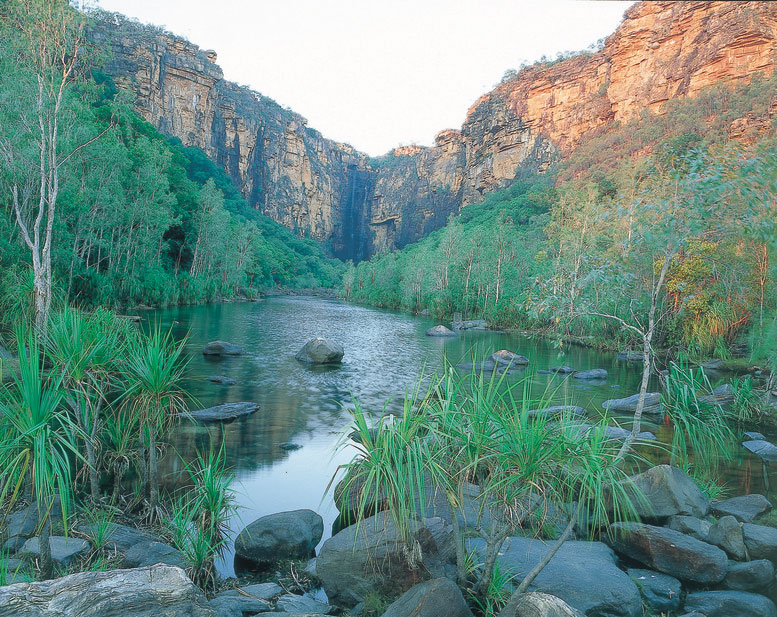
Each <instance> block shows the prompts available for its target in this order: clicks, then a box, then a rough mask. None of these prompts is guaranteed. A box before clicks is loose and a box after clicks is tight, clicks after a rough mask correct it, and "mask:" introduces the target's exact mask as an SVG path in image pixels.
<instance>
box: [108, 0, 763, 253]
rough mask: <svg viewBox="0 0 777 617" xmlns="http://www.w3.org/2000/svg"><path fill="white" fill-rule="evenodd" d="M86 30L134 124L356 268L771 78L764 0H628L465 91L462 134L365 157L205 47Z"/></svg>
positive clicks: (127, 30) (162, 36)
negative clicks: (588, 40) (630, 131)
mask: <svg viewBox="0 0 777 617" xmlns="http://www.w3.org/2000/svg"><path fill="white" fill-rule="evenodd" d="M93 37H94V38H95V39H96V40H98V41H100V42H104V43H107V45H108V47H109V48H110V49H111V50H112V52H113V57H112V59H111V60H110V61H109V62H108V63H107V65H106V67H105V71H106V72H107V73H108V74H110V75H112V76H113V77H114V78H115V79H116V80H117V82H119V83H123V84H125V85H126V86H128V87H130V88H131V89H132V90H134V92H135V93H136V107H137V110H138V111H139V113H140V114H141V115H143V117H144V118H146V119H147V120H149V121H150V122H152V123H153V124H154V125H155V126H157V127H158V128H159V129H160V130H162V131H164V132H166V133H168V134H170V135H173V136H175V137H178V138H180V139H181V141H182V142H183V143H184V144H185V145H195V146H198V147H200V148H202V149H203V150H204V151H205V152H206V153H207V154H208V155H209V156H211V157H212V158H213V159H214V160H215V161H217V162H218V163H219V164H220V165H222V166H223V167H224V169H226V170H227V171H228V172H229V174H230V175H231V176H232V178H233V179H234V180H235V181H236V182H237V183H238V185H239V186H241V187H242V190H243V193H244V195H245V196H246V198H247V199H248V200H249V202H250V203H251V204H252V205H253V206H254V207H256V208H258V209H260V210H261V211H262V212H264V213H265V214H267V215H268V216H270V217H272V218H273V219H275V220H276V221H278V222H280V223H282V224H283V225H285V226H286V227H288V228H290V229H292V230H294V231H296V232H298V233H300V234H301V235H306V236H312V237H315V238H318V239H320V240H323V241H325V242H327V243H328V244H329V245H330V247H331V248H332V250H333V252H334V254H335V255H337V256H339V257H343V258H352V259H362V258H365V257H368V256H369V255H372V254H374V253H376V252H379V251H381V250H386V249H393V248H397V247H402V246H404V245H405V244H407V243H409V242H413V241H415V240H418V239H419V238H421V237H423V236H424V235H426V234H427V233H429V232H430V231H433V230H434V229H437V228H439V227H441V226H442V225H444V224H445V222H446V220H447V218H448V216H449V215H450V214H451V213H454V212H457V211H458V210H459V209H460V208H461V207H462V206H466V205H468V204H471V203H474V202H476V201H479V200H480V199H482V197H483V196H484V195H485V194H487V193H488V192H491V191H493V190H496V189H498V188H502V187H505V186H508V185H509V184H510V183H511V182H512V181H513V180H514V178H515V177H516V174H517V173H520V172H522V171H543V170H545V169H546V168H547V167H548V165H549V164H550V163H551V162H553V161H554V160H556V159H558V158H561V157H564V156H566V155H567V154H569V153H570V152H572V151H573V150H574V148H575V147H576V146H578V145H579V144H581V143H583V142H584V141H585V140H586V139H589V138H590V137H592V136H594V135H596V134H598V133H601V132H603V131H606V130H607V128H608V127H610V126H612V125H613V124H614V123H616V122H617V123H623V122H627V121H628V120H630V119H632V118H634V117H636V116H638V115H639V114H641V113H644V112H649V113H655V114H660V113H663V111H664V108H665V103H666V102H667V101H670V100H672V99H676V98H679V97H686V96H691V97H692V96H695V95H697V94H698V93H699V92H700V91H701V90H702V89H703V88H705V87H707V86H711V85H715V84H719V83H730V84H732V85H735V84H736V83H739V82H742V81H748V80H750V79H752V77H753V75H755V74H759V73H761V74H767V75H770V74H771V73H772V72H773V69H774V66H775V53H776V51H775V50H776V48H777V4H774V3H769V2H748V3H729V2H690V1H684V2H641V3H638V4H636V5H634V6H633V7H631V8H630V9H629V10H628V11H627V13H626V15H625V17H624V20H623V22H622V23H621V25H620V26H619V27H618V29H617V30H616V31H615V33H613V34H612V35H611V36H610V37H609V38H608V39H607V40H606V43H605V45H604V47H603V49H601V50H600V51H597V52H595V53H590V54H582V55H579V56H576V57H573V58H570V59H567V60H563V61H559V62H555V63H544V64H537V65H534V66H532V67H529V68H526V69H524V70H522V71H521V72H520V73H518V74H517V76H515V77H514V78H513V79H510V80H508V81H506V82H504V83H502V84H500V85H499V86H497V87H496V88H494V90H492V91H491V92H489V93H487V94H485V95H483V96H482V97H480V98H479V99H478V100H477V101H476V102H475V103H474V104H473V105H472V107H471V108H470V109H469V112H468V113H467V118H466V120H465V122H464V125H463V126H462V128H461V130H451V129H449V130H444V131H442V132H441V133H439V134H438V135H437V138H436V142H435V145H434V146H432V147H428V148H422V147H417V146H411V147H405V148H397V149H396V150H395V151H394V152H393V153H392V154H391V155H388V156H385V157H380V158H379V159H368V158H367V157H366V155H364V154H362V153H360V152H358V151H356V150H354V149H353V148H352V147H351V146H348V145H346V144H340V143H336V142H333V141H331V140H328V139H325V138H323V137H322V136H321V135H320V134H319V133H318V132H317V131H315V130H313V129H312V128H310V127H308V126H307V124H306V121H305V119H304V118H302V117H301V116H300V115H298V114H295V113H293V112H291V111H289V110H287V109H284V108H281V107H280V106H278V105H277V104H275V103H274V102H273V101H272V100H271V99H268V98H266V97H263V96H261V95H259V94H257V93H256V92H253V91H251V90H249V89H247V88H243V87H240V86H237V85H235V84H233V83H231V82H228V81H225V80H224V78H223V74H222V72H221V69H220V68H219V67H218V66H217V65H216V64H215V61H216V55H215V53H214V52H207V51H202V50H200V49H199V48H197V47H196V46H195V45H192V44H191V43H188V42H187V41H184V40H182V39H180V38H177V37H175V36H172V35H169V34H166V33H161V32H158V31H147V30H143V28H142V27H140V26H137V25H131V24H127V23H126V22H121V21H119V20H115V19H114V20H113V21H111V20H107V21H103V22H101V25H100V26H98V27H97V28H96V29H95V31H94V33H93ZM740 120H742V121H746V120H747V119H739V120H735V121H734V123H732V129H731V134H732V137H736V136H737V135H738V132H741V131H740V129H741V126H740V125H741V124H742V122H740Z"/></svg>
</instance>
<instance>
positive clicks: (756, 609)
mask: <svg viewBox="0 0 777 617" xmlns="http://www.w3.org/2000/svg"><path fill="white" fill-rule="evenodd" d="M685 610H686V611H698V612H700V613H702V614H703V615H705V617H777V608H775V606H774V602H772V601H771V600H770V599H769V598H766V597H764V596H760V595H758V594H755V593H748V592H746V591H699V592H697V593H689V594H688V597H687V598H685Z"/></svg>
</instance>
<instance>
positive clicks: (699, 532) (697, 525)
mask: <svg viewBox="0 0 777 617" xmlns="http://www.w3.org/2000/svg"><path fill="white" fill-rule="evenodd" d="M666 526H667V527H669V529H674V530H675V531H679V532H680V533H684V534H686V535H688V536H691V537H692V538H696V539H697V540H701V541H702V542H707V539H708V538H709V535H710V528H711V527H712V523H710V522H709V521H705V520H703V519H700V518H696V517H695V516H683V515H677V516H670V517H669V519H668V520H667V522H666Z"/></svg>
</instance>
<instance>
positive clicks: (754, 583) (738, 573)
mask: <svg viewBox="0 0 777 617" xmlns="http://www.w3.org/2000/svg"><path fill="white" fill-rule="evenodd" d="M773 580H774V564H772V562H771V561H769V560H768V559H756V560H755V561H746V562H744V563H738V562H736V561H731V562H729V564H728V573H727V574H726V578H724V579H723V586H724V587H725V588H726V589H733V590H736V591H759V590H761V589H764V588H765V587H767V586H768V585H769V584H770V583H771V582H772V581H773Z"/></svg>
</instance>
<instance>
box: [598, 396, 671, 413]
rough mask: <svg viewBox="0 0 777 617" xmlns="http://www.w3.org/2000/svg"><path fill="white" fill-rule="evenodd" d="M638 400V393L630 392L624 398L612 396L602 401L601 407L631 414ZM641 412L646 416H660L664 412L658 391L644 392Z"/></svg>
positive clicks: (635, 408) (634, 410)
mask: <svg viewBox="0 0 777 617" xmlns="http://www.w3.org/2000/svg"><path fill="white" fill-rule="evenodd" d="M638 402H639V393H637V394H632V395H631V396H627V397H626V398H613V399H610V400H608V401H604V403H602V408H603V409H606V410H607V411H615V412H618V413H630V414H633V413H634V412H636V411H637V403H638ZM642 413H643V414H644V415H646V416H654V417H658V416H662V415H663V413H664V406H663V404H662V403H661V393H660V392H648V393H647V394H645V403H644V405H643V407H642Z"/></svg>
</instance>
